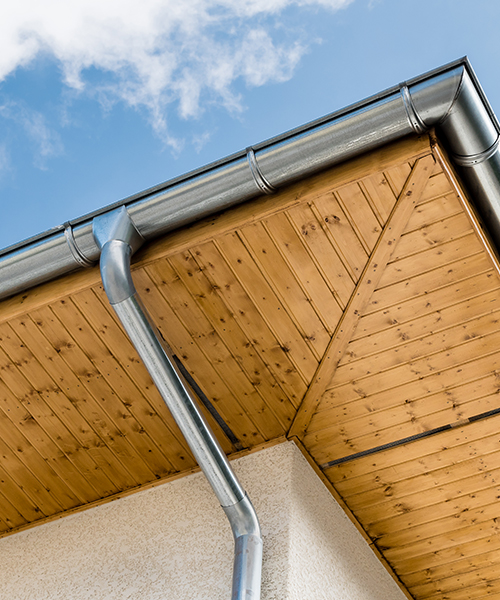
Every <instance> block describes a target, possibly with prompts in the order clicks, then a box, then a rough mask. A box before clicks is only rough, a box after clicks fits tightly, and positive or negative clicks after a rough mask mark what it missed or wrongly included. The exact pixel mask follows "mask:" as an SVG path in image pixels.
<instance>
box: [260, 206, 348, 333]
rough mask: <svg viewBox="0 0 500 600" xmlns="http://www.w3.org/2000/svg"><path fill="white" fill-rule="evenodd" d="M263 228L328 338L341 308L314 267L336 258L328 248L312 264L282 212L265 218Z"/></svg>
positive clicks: (298, 236) (296, 233) (334, 295)
mask: <svg viewBox="0 0 500 600" xmlns="http://www.w3.org/2000/svg"><path fill="white" fill-rule="evenodd" d="M264 225H265V228H266V230H267V231H268V233H269V235H270V237H271V238H272V240H273V242H274V244H275V246H276V248H277V249H278V250H279V252H280V253H281V255H282V256H283V258H284V259H285V260H286V262H287V263H288V265H289V268H290V269H291V271H292V272H293V273H294V274H295V278H296V279H297V281H298V282H299V284H300V285H301V286H302V288H303V290H304V293H305V295H306V297H307V299H308V302H310V303H311V306H313V307H314V310H315V312H316V313H317V314H318V316H319V318H320V319H321V321H322V323H324V325H325V327H326V329H327V331H328V332H329V333H330V335H331V334H332V333H333V331H334V329H335V327H336V326H337V323H338V320H339V319H340V315H341V314H342V309H343V308H344V306H345V305H344V304H343V303H342V301H341V300H340V298H339V297H338V296H336V294H335V290H332V289H330V288H329V287H328V284H327V282H326V281H325V279H324V276H323V274H322V273H321V271H320V269H319V268H318V264H319V263H322V262H329V261H330V256H331V255H332V254H335V256H336V257H337V255H336V253H335V251H334V250H333V248H331V252H330V254H329V255H326V256H324V255H322V256H318V257H317V260H316V262H315V261H314V259H313V257H312V256H311V255H310V254H309V252H308V251H307V247H306V245H305V241H304V240H303V239H302V238H301V236H300V235H299V233H298V232H297V230H296V229H295V228H294V227H293V225H292V223H291V222H290V219H289V218H288V217H287V215H286V213H279V214H277V215H274V217H272V218H270V219H266V220H265V221H264ZM302 237H304V236H302Z"/></svg>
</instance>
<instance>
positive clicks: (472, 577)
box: [411, 562, 500, 600]
mask: <svg viewBox="0 0 500 600" xmlns="http://www.w3.org/2000/svg"><path fill="white" fill-rule="evenodd" d="M492 566H493V565H489V566H487V567H484V568H479V569H471V571H470V572H469V573H467V574H464V575H461V576H456V575H454V576H450V577H446V578H443V579H441V580H437V581H434V582H432V583H425V584H420V585H416V586H412V588H411V591H412V593H413V594H414V595H415V596H416V597H417V598H435V599H436V600H439V599H440V598H442V597H443V594H445V595H451V597H453V598H455V595H456V594H459V597H460V596H462V597H465V598H467V600H468V599H469V598H478V597H479V596H478V594H480V595H483V594H482V592H481V591H479V590H480V589H481V586H482V588H484V589H486V590H487V592H486V597H491V595H492V594H498V595H500V579H499V578H497V577H495V575H494V574H493V573H494V572H495V571H496V569H497V568H498V562H497V563H496V564H495V565H494V569H493V572H492ZM467 590H468V591H469V594H470V595H468V596H463V594H464V592H465V591H467ZM472 594H473V595H472ZM483 597H484V596H483Z"/></svg>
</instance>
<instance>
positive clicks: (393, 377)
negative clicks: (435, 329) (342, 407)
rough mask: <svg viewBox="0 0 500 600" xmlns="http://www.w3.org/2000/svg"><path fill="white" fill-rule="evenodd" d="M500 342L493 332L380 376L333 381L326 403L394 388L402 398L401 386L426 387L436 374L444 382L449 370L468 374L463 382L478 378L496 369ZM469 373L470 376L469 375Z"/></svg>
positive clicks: (363, 396) (371, 375) (378, 374)
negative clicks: (337, 383) (338, 383)
mask: <svg viewBox="0 0 500 600" xmlns="http://www.w3.org/2000/svg"><path fill="white" fill-rule="evenodd" d="M499 340H500V337H499V332H498V331H494V332H492V333H491V334H489V335H485V336H481V337H478V338H474V337H472V338H469V339H468V340H464V341H463V342H462V343H460V344H459V345H456V346H454V347H452V348H450V349H449V351H447V352H437V353H435V354H433V355H432V356H424V357H422V358H418V357H417V358H415V360H413V361H411V362H409V363H404V364H401V365H398V366H396V367H394V368H392V369H390V370H388V371H384V372H381V373H374V374H370V375H368V376H365V377H363V379H360V380H354V381H349V382H348V383H342V384H340V385H336V384H335V381H333V382H332V386H331V387H330V388H329V390H328V398H329V402H331V403H332V404H333V403H335V404H338V403H339V402H347V401H352V400H355V399H359V398H366V397H367V396H372V395H374V394H376V393H379V392H383V391H385V390H393V389H396V388H398V391H397V393H398V395H399V396H402V395H403V394H404V392H401V386H402V385H406V384H410V383H411V382H415V381H420V382H421V383H420V384H419V385H427V383H429V382H428V381H427V378H431V377H432V376H433V375H435V374H436V375H437V376H438V377H440V380H441V381H444V379H445V377H444V374H445V373H446V372H447V371H449V370H454V371H455V373H458V374H461V373H462V372H464V370H465V371H466V372H467V378H466V379H464V380H465V381H467V380H468V379H473V378H475V379H477V378H479V377H481V376H483V375H484V374H485V371H483V370H482V369H483V365H484V364H486V365H488V366H487V367H486V368H487V370H490V369H492V368H495V365H496V364H497V360H498V353H497V348H498V342H499ZM487 357H489V359H487V360H486V362H485V361H483V360H482V359H483V358H484V359H486V358H487ZM471 370H472V373H471V374H470V375H469V371H471ZM474 371H475V374H474ZM459 376H461V375H459ZM421 389H424V388H421ZM431 389H434V390H435V391H437V389H443V388H442V386H439V387H438V388H437V389H436V388H431ZM428 391H430V389H428ZM405 397H406V394H405Z"/></svg>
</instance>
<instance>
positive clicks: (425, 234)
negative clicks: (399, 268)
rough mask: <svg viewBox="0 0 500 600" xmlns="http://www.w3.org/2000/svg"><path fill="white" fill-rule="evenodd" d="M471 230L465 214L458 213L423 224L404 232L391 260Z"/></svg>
mask: <svg viewBox="0 0 500 600" xmlns="http://www.w3.org/2000/svg"><path fill="white" fill-rule="evenodd" d="M471 231H473V229H472V227H471V224H470V222H469V219H468V218H467V215H465V214H464V213H459V214H456V215H453V216H451V217H446V218H443V219H442V220H441V221H437V222H436V223H430V224H426V225H423V226H422V227H421V228H420V229H416V230H414V231H409V232H407V233H404V234H403V235H402V236H401V238H400V240H399V242H398V243H397V246H396V250H395V252H394V254H393V256H392V261H397V260H401V259H403V258H405V257H407V256H412V255H418V254H419V253H420V252H423V251H425V250H427V249H428V248H432V247H434V246H439V245H441V244H444V243H445V242H447V241H451V240H456V239H458V238H461V237H463V236H464V235H466V234H467V233H469V232H471Z"/></svg>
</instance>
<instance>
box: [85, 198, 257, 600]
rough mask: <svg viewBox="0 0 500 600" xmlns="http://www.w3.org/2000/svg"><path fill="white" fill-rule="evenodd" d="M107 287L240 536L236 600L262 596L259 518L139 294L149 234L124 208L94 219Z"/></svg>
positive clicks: (235, 569)
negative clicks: (138, 273)
mask: <svg viewBox="0 0 500 600" xmlns="http://www.w3.org/2000/svg"><path fill="white" fill-rule="evenodd" d="M93 231H94V237H95V240H96V243H97V245H98V246H99V248H100V249H101V256H100V266H101V276H102V281H103V285H104V290H105V291H106V294H107V296H108V299H109V302H110V303H111V305H112V306H113V309H114V310H115V312H116V314H117V315H118V318H119V319H120V321H121V323H122V325H123V327H124V329H125V331H126V332H127V334H128V336H129V338H130V340H131V341H132V343H133V345H134V347H135V349H136V350H137V352H138V354H139V356H140V358H141V359H142V361H143V362H144V364H145V366H146V368H147V370H148V371H149V374H150V375H151V378H152V379H153V381H154V383H155V385H156V387H157V388H158V391H159V392H160V394H161V396H162V398H163V400H164V401H165V404H166V405H167V407H168V408H169V410H170V412H171V413H172V416H173V417H174V419H175V421H176V423H177V425H178V426H179V429H180V430H181V432H182V434H183V435H184V437H185V439H186V441H187V443H188V445H189V447H190V449H191V451H192V452H193V454H194V456H195V458H196V460H197V462H198V464H199V466H200V467H201V470H202V471H203V473H204V474H205V476H206V478H207V479H208V482H209V483H210V485H211V486H212V489H213V491H214V493H215V495H216V496H217V498H218V500H219V502H220V504H221V506H222V508H223V509H224V511H225V513H226V515H227V518H228V520H229V523H230V525H231V529H232V532H233V536H234V542H235V551H234V567H233V586H232V596H231V598H232V600H259V598H260V586H261V571H262V538H261V532H260V526H259V521H258V518H257V514H256V512H255V509H254V508H253V506H252V503H251V501H250V499H249V498H248V496H247V494H246V492H245V490H244V489H243V487H242V486H241V484H240V482H239V481H238V479H237V477H236V475H235V473H234V472H233V470H232V468H231V466H230V464H229V461H228V460H227V458H226V456H225V454H224V452H223V450H222V448H221V447H220V445H219V443H218V442H217V440H216V438H215V436H214V434H213V432H212V431H211V429H210V426H209V425H208V423H207V422H206V420H205V418H204V416H203V414H202V413H201V412H200V409H199V408H198V405H197V403H196V400H195V399H194V398H193V396H192V393H191V391H190V388H189V386H188V385H187V384H186V382H185V380H184V378H183V376H182V374H181V372H180V371H179V369H178V368H177V366H176V364H175V362H174V360H173V359H172V353H171V351H170V349H169V348H168V347H167V345H166V344H165V343H164V342H162V341H160V338H159V336H158V334H157V330H156V327H155V326H154V324H153V323H152V321H151V318H150V316H149V315H148V313H147V310H146V308H145V307H144V305H143V304H142V302H141V299H140V298H139V296H138V294H137V292H136V290H135V287H134V283H133V281H132V275H131V272H130V259H131V257H132V254H133V253H134V252H135V251H136V250H137V249H138V248H139V247H140V246H141V244H142V243H143V241H144V239H143V237H142V236H141V234H140V233H139V232H138V231H137V229H136V228H135V226H134V224H133V223H132V220H131V219H130V217H129V215H128V212H127V209H126V208H125V207H121V208H118V209H115V210H113V211H111V212H109V213H106V214H104V215H101V216H98V217H96V218H94V221H93Z"/></svg>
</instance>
